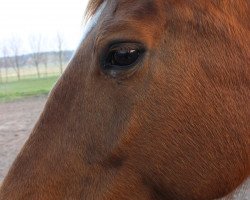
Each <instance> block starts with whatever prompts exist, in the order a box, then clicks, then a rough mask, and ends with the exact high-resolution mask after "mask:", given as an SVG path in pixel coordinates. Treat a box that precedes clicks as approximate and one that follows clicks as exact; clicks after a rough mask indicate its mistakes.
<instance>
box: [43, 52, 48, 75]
mask: <svg viewBox="0 0 250 200" xmlns="http://www.w3.org/2000/svg"><path fill="white" fill-rule="evenodd" d="M48 61H49V58H48V53H47V52H44V53H43V54H42V63H43V65H44V67H45V76H46V77H47V76H48Z"/></svg>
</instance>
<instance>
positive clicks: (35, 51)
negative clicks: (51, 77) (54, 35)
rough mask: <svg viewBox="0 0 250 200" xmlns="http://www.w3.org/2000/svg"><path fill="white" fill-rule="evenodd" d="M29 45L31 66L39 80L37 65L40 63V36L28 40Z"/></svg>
mask: <svg viewBox="0 0 250 200" xmlns="http://www.w3.org/2000/svg"><path fill="white" fill-rule="evenodd" d="M29 43H30V50H31V52H32V53H31V60H32V63H33V65H34V66H35V67H36V71H37V76H38V78H40V76H41V74H40V69H39V65H40V64H41V62H42V59H43V58H42V53H41V43H42V36H41V35H32V36H31V37H30V38H29Z"/></svg>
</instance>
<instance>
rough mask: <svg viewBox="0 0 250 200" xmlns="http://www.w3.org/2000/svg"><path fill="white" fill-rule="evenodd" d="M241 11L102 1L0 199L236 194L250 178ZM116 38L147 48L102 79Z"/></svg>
mask: <svg viewBox="0 0 250 200" xmlns="http://www.w3.org/2000/svg"><path fill="white" fill-rule="evenodd" d="M101 2H102V1H101V0H96V1H91V2H90V4H89V12H88V16H91V15H92V14H93V13H94V12H95V11H96V10H97V8H98V6H99V5H100V3H101ZM249 6H250V5H249V1H247V0H237V1H227V0H214V1H212V0H211V1H207V0H192V1H191V0H140V1H135V0H109V2H108V4H107V6H106V8H105V10H104V11H103V13H102V16H101V18H100V20H99V22H98V24H97V26H96V27H95V28H94V29H93V30H92V31H91V33H90V34H89V36H88V37H87V38H86V40H85V41H83V43H82V44H81V47H80V48H79V50H78V51H77V52H76V55H75V56H74V59H73V60H72V61H71V63H70V64H69V66H68V68H67V70H66V72H65V73H64V75H63V76H62V78H61V79H60V80H59V81H58V83H57V85H56V86H55V88H54V89H53V91H52V93H51V95H50V98H49V100H48V103H47V105H46V107H45V110H44V112H43V114H42V115H41V118H40V120H39V121H38V123H37V124H36V126H35V128H34V130H33V133H32V134H31V136H30V138H29V140H28V142H27V143H26V145H25V147H24V148H23V150H22V151H21V153H20V154H19V156H18V157H17V159H16V161H15V162H14V164H13V166H12V168H11V169H10V172H9V174H8V176H7V177H6V179H5V180H4V183H3V186H2V187H1V190H0V200H20V199H25V200H27V199H36V200H52V199H53V200H61V199H67V200H69V199H79V200H80V199H81V200H83V199H84V200H85V199H86V200H114V199H121V200H128V199H133V200H137V199H138V200H151V199H154V200H180V199H181V200H182V199H183V200H212V199H216V198H221V197H223V196H225V195H227V194H229V193H231V192H232V191H234V190H235V189H236V188H237V187H238V186H239V185H240V184H241V183H243V182H244V180H246V178H247V177H249V175H250V158H249V156H250V134H249V132H250V127H249V126H250V125H249V117H250V113H249V110H250V109H249V99H250V80H249V78H250V68H249V53H250V47H249V44H250V43H249V42H250V41H249V39H250V38H249V27H250V26H249V23H250V16H249V12H250V8H249ZM150 8H152V9H150ZM114 40H128V41H140V42H142V43H143V44H145V46H146V47H147V53H146V56H145V57H144V60H143V62H142V63H140V64H139V65H140V67H139V68H138V70H137V71H136V73H135V74H133V76H131V77H128V78H126V79H122V80H119V79H112V78H110V77H107V76H106V75H104V74H103V73H102V71H101V70H100V64H99V58H100V55H101V54H102V53H103V50H104V49H105V47H106V45H107V44H108V43H110V42H112V41H114ZM90 58H91V59H90Z"/></svg>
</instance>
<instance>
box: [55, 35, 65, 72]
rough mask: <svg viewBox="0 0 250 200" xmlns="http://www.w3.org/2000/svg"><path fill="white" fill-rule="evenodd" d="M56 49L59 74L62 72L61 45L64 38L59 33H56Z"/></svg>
mask: <svg viewBox="0 0 250 200" xmlns="http://www.w3.org/2000/svg"><path fill="white" fill-rule="evenodd" d="M56 39H57V51H58V62H59V67H60V72H61V74H62V73H63V46H64V40H63V36H62V34H60V33H57V38H56Z"/></svg>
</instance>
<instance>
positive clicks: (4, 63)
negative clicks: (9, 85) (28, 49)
mask: <svg viewBox="0 0 250 200" xmlns="http://www.w3.org/2000/svg"><path fill="white" fill-rule="evenodd" d="M2 55H3V58H2V66H3V68H5V81H6V82H8V68H9V66H10V57H9V52H8V49H7V47H6V46H3V48H2Z"/></svg>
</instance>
